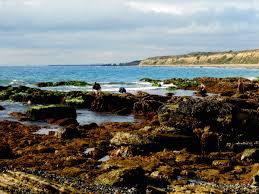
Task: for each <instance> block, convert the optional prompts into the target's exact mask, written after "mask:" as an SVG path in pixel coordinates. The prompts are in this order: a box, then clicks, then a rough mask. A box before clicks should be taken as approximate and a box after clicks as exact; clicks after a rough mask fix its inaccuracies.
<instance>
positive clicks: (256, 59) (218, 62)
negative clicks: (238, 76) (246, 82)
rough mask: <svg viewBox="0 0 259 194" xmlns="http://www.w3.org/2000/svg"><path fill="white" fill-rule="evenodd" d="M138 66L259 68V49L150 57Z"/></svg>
mask: <svg viewBox="0 0 259 194" xmlns="http://www.w3.org/2000/svg"><path fill="white" fill-rule="evenodd" d="M139 65H140V66H174V65H175V66H197V65H199V66H231V67H234V66H237V67H239V66H244V67H246V66H251V67H259V49H254V50H244V51H226V52H194V53H189V54H185V55H172V56H160V57H151V58H147V59H144V60H142V61H141V62H140V63H139Z"/></svg>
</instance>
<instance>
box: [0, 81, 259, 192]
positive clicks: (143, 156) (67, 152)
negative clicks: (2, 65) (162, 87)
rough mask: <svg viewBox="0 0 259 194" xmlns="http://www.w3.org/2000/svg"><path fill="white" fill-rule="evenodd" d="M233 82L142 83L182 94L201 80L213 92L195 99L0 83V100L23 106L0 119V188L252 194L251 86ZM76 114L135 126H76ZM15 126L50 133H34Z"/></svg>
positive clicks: (257, 88) (254, 93)
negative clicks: (44, 127)
mask: <svg viewBox="0 0 259 194" xmlns="http://www.w3.org/2000/svg"><path fill="white" fill-rule="evenodd" d="M238 79H239V78H195V79H193V80H187V79H168V80H151V79H149V80H146V81H149V82H151V83H154V84H157V82H160V81H162V82H164V83H168V84H174V85H176V86H177V87H178V88H181V89H186V90H197V87H198V85H199V84H200V83H203V84H205V85H206V89H207V91H208V92H211V93H213V94H215V95H214V96H208V97H204V98H202V97H200V96H194V97H190V96H189V97H186V96H174V95H173V94H168V95H167V96H159V95H149V94H147V93H144V92H138V93H137V94H136V95H132V94H128V93H127V94H113V93H102V94H101V95H100V96H96V95H95V94H94V93H92V92H81V91H73V92H59V91H45V90H41V89H39V88H29V87H25V86H20V87H11V86H7V87H3V86H0V100H12V101H15V102H23V103H27V102H28V101H30V102H31V103H32V104H33V105H32V106H31V107H30V108H29V109H28V110H27V112H25V113H11V114H12V115H13V116H14V117H16V118H17V121H0V135H1V137H2V139H1V143H0V191H2V192H6V193H28V192H31V193H39V192H44V193H71V192H72V193H73V192H74V193H145V192H146V193H187V192H190V193H208V192H209V193H258V189H257V186H258V185H259V180H258V177H259V165H258V162H259V143H258V140H259V131H258V130H259V109H258V107H259V100H258V99H259V98H258V97H259V85H258V84H259V82H258V81H250V80H247V79H243V83H244V91H243V92H242V93H238V92H237V81H238ZM49 85H51V84H49ZM172 92H173V91H172ZM4 108H5V107H0V111H1V110H2V109H4ZM77 108H87V109H89V110H92V111H96V112H109V113H115V114H120V115H128V114H134V115H141V116H142V117H143V119H142V121H141V122H138V123H127V122H124V123H115V122H109V123H103V124H101V125H97V124H96V123H91V124H88V125H80V124H79V123H78V122H77V120H76V118H77V116H76V109H77ZM0 119H1V118H0ZM19 121H44V122H49V123H51V124H55V125H59V126H60V129H59V130H58V131H56V132H55V133H53V132H50V133H49V134H48V135H39V134H36V133H35V132H36V131H38V130H39V129H40V127H39V126H33V125H25V124H22V123H20V122H19ZM25 180H26V181H25Z"/></svg>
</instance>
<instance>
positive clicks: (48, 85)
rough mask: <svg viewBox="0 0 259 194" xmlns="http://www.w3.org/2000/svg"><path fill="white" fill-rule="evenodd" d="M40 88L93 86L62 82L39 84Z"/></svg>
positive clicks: (80, 82) (83, 83)
mask: <svg viewBox="0 0 259 194" xmlns="http://www.w3.org/2000/svg"><path fill="white" fill-rule="evenodd" d="M36 85H37V86H38V87H56V86H89V85H91V84H89V83H87V82H85V81H78V80H75V81H60V82H39V83H37V84H36Z"/></svg>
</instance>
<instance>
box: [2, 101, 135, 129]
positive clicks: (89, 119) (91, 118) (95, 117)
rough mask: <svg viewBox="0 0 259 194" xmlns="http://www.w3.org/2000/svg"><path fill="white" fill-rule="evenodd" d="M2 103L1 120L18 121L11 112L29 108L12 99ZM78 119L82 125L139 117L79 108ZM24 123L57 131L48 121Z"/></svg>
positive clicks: (130, 120) (133, 120)
mask: <svg viewBox="0 0 259 194" xmlns="http://www.w3.org/2000/svg"><path fill="white" fill-rule="evenodd" d="M0 105H1V106H3V107H4V108H5V110H3V111H0V120H11V121H17V119H15V118H14V117H12V116H11V115H9V114H10V113H11V112H25V111H26V110H27V108H28V106H27V105H25V104H22V103H18V102H11V101H0ZM77 121H78V122H79V124H80V125H85V124H90V123H97V124H101V123H105V122H138V121H139V119H138V118H135V117H134V116H133V115H126V116H124V115H123V116H121V115H114V114H110V113H96V112H93V111H89V110H87V109H78V110H77ZM22 123H24V124H29V125H37V126H42V130H41V131H39V132H38V133H39V134H41V133H42V134H46V133H47V134H48V132H49V131H56V130H57V129H58V128H56V127H55V126H54V125H49V124H48V123H46V122H31V121H30V122H29V121H26V122H22Z"/></svg>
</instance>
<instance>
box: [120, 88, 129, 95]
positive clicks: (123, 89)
mask: <svg viewBox="0 0 259 194" xmlns="http://www.w3.org/2000/svg"><path fill="white" fill-rule="evenodd" d="M119 92H120V93H122V94H123V93H126V92H127V91H126V89H125V88H124V87H120V89H119Z"/></svg>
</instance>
